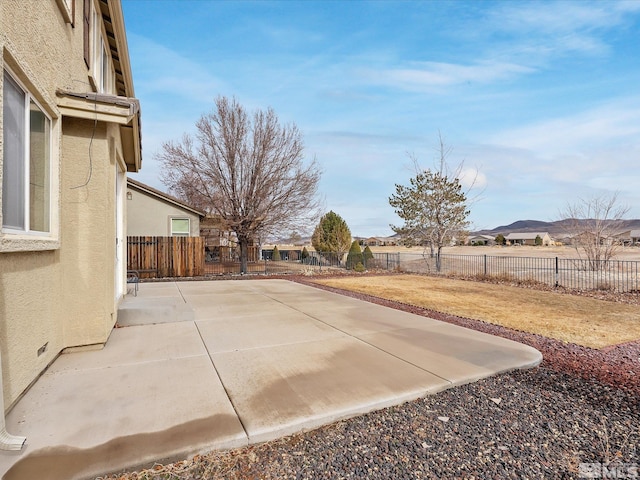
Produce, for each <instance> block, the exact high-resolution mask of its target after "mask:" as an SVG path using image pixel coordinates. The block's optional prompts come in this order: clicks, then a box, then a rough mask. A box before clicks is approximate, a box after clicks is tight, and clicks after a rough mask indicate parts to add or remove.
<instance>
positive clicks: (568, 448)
mask: <svg viewBox="0 0 640 480" xmlns="http://www.w3.org/2000/svg"><path fill="white" fill-rule="evenodd" d="M296 280H297V281H300V282H302V283H306V282H307V281H308V280H306V279H303V278H298V279H296ZM326 288H328V287H326ZM328 289H330V288H328ZM330 290H332V289H330ZM350 295H352V296H354V297H358V298H363V299H365V300H368V301H374V302H376V303H381V304H385V305H389V306H393V307H395V308H400V309H403V310H407V311H412V312H415V313H418V314H421V315H426V316H430V317H434V318H438V319H441V320H443V321H448V322H452V323H456V324H458V325H463V326H466V327H469V328H474V329H477V330H480V331H484V332H488V333H492V334H495V335H500V336H503V337H507V338H511V339H513V340H516V341H519V342H522V343H526V344H529V345H532V346H533V347H535V348H537V349H539V350H540V351H541V352H542V353H543V356H544V361H543V363H542V365H541V366H540V367H538V368H535V369H531V370H525V371H514V372H510V373H505V374H502V375H498V376H495V377H492V378H487V379H484V380H480V381H478V382H475V383H472V384H469V385H464V386H459V387H455V388H452V389H449V390H446V391H443V392H440V393H438V394H435V395H431V396H428V397H426V398H423V399H419V400H416V401H413V402H408V403H405V404H402V405H399V406H396V407H391V408H387V409H384V410H380V411H376V412H372V413H369V414H367V415H362V416H359V417H355V418H352V419H349V420H345V421H341V422H338V423H335V424H332V425H328V426H325V427H322V428H319V429H317V430H314V431H311V432H306V433H302V434H298V435H294V436H290V437H286V438H283V439H280V440H277V441H273V442H269V443H265V444H261V445H254V446H249V447H245V448H242V449H237V450H233V451H228V452H213V453H210V454H208V455H204V456H198V457H195V458H192V459H189V460H186V461H184V462H178V463H175V464H171V465H164V466H162V465H157V466H156V467H155V468H152V469H150V470H146V471H141V472H137V473H136V472H133V473H127V474H123V475H115V476H112V477H108V478H110V479H120V480H132V479H136V480H139V479H184V480H192V479H193V480H195V479H223V478H224V479H263V478H264V479H275V478H279V479H280V478H281V479H289V478H290V479H315V478H330V479H334V478H335V479H337V478H352V479H356V478H357V479H361V478H371V479H405V478H406V479H414V478H415V479H419V478H425V479H426V478H429V479H431V478H434V479H541V478H544V479H547V478H548V479H564V478H567V479H572V478H576V479H577V478H601V476H602V475H601V474H603V473H608V474H609V475H610V476H609V477H607V478H640V341H638V342H632V343H628V344H624V345H619V346H616V347H612V348H609V349H605V350H593V349H588V348H584V347H580V346H577V345H573V344H565V343H562V342H559V341H556V340H552V339H548V338H545V337H540V336H537V335H532V334H528V333H524V332H517V331H513V330H509V329H506V328H503V327H498V326H495V325H490V324H486V323H484V322H479V321H477V320H472V319H464V318H459V317H454V316H451V315H446V314H442V313H439V312H432V311H427V310H424V309H420V308H416V307H412V306H410V305H403V304H397V303H394V302H388V301H385V300H381V299H376V298H371V297H368V296H366V295H360V294H350ZM581 463H582V464H589V465H582V466H581V465H580V464H581ZM604 465H606V467H604ZM603 468H604V469H605V470H603ZM598 469H599V470H598ZM616 469H617V470H616ZM611 472H614V473H613V475H612V474H611Z"/></svg>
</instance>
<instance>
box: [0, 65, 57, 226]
mask: <svg viewBox="0 0 640 480" xmlns="http://www.w3.org/2000/svg"><path fill="white" fill-rule="evenodd" d="M2 113H3V138H4V144H3V164H2V174H3V175H2V227H3V231H17V232H36V233H48V232H50V221H51V220H50V210H51V206H50V205H51V179H50V169H51V120H50V119H49V117H47V115H46V114H45V113H44V112H43V110H42V109H41V108H40V106H39V105H38V104H37V103H36V102H35V101H34V99H33V98H32V97H31V95H30V94H29V93H28V92H27V91H26V90H24V89H23V88H22V87H20V85H19V84H18V83H17V82H16V81H15V80H14V79H13V78H12V77H11V75H10V74H9V73H8V72H7V71H5V72H4V89H3V110H2Z"/></svg>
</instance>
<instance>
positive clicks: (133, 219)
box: [127, 186, 200, 237]
mask: <svg viewBox="0 0 640 480" xmlns="http://www.w3.org/2000/svg"><path fill="white" fill-rule="evenodd" d="M127 193H128V194H129V193H130V194H131V199H130V200H127V236H157V237H169V236H171V224H170V219H171V218H188V219H189V220H190V222H189V235H190V236H191V237H198V236H200V217H199V216H198V215H196V214H194V213H192V212H190V211H188V210H186V209H183V208H180V207H179V206H177V205H174V204H170V203H168V202H165V201H164V200H162V199H160V198H158V197H156V196H153V195H150V194H148V193H146V192H143V191H141V190H138V189H136V188H135V187H131V186H128V187H127Z"/></svg>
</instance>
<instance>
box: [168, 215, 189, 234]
mask: <svg viewBox="0 0 640 480" xmlns="http://www.w3.org/2000/svg"><path fill="white" fill-rule="evenodd" d="M190 227H191V225H190V221H189V219H188V218H172V219H171V236H172V237H175V236H180V237H188V236H189V234H190V232H191V228H190Z"/></svg>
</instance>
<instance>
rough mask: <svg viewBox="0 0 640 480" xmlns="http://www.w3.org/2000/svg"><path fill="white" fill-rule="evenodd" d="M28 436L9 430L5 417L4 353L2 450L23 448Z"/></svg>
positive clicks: (0, 422) (0, 392)
mask: <svg viewBox="0 0 640 480" xmlns="http://www.w3.org/2000/svg"><path fill="white" fill-rule="evenodd" d="M26 441H27V437H19V436H17V435H11V434H10V433H9V432H7V427H6V424H5V419H4V386H3V382H2V355H1V354H0V450H22V447H24V444H25V442H26Z"/></svg>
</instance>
